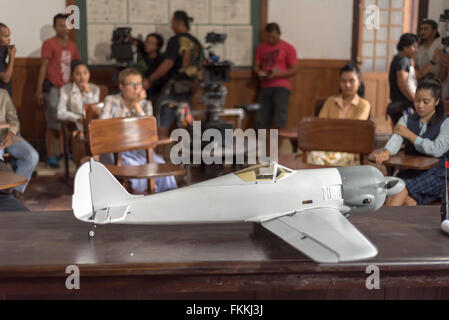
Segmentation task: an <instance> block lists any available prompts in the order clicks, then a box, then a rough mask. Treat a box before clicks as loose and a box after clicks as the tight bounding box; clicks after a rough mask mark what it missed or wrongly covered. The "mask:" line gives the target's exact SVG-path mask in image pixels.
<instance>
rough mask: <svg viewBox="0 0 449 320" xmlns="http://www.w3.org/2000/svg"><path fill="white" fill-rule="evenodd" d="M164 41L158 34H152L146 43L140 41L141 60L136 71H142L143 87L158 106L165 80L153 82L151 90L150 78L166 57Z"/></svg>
mask: <svg viewBox="0 0 449 320" xmlns="http://www.w3.org/2000/svg"><path fill="white" fill-rule="evenodd" d="M163 45H164V39H163V38H162V36H161V35H160V34H158V33H150V34H149V35H147V37H146V39H145V42H142V41H138V44H137V46H138V51H139V58H138V61H137V65H136V69H137V70H139V71H140V73H141V74H142V77H143V86H144V88H145V89H146V91H147V97H148V99H150V100H151V102H152V104H153V105H156V103H157V100H158V98H159V95H160V94H161V91H162V88H163V86H164V78H160V79H158V80H156V81H154V82H153V84H152V86H151V89H150V83H149V80H148V79H149V78H150V76H151V75H152V74H153V73H154V72H155V71H156V70H157V68H158V67H159V66H160V64H161V63H162V61H164V56H163V55H162V54H161V49H162V46H163Z"/></svg>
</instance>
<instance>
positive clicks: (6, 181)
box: [0, 171, 27, 190]
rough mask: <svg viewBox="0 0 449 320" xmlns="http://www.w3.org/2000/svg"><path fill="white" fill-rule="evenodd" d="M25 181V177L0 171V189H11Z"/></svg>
mask: <svg viewBox="0 0 449 320" xmlns="http://www.w3.org/2000/svg"><path fill="white" fill-rule="evenodd" d="M25 183H27V179H26V178H25V177H22V176H19V175H17V174H15V173H12V172H8V171H0V190H6V189H12V188H15V187H18V186H21V185H22V184H25Z"/></svg>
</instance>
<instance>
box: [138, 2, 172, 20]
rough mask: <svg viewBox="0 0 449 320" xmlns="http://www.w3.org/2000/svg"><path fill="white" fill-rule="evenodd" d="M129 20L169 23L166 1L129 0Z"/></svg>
mask: <svg viewBox="0 0 449 320" xmlns="http://www.w3.org/2000/svg"><path fill="white" fill-rule="evenodd" d="M129 22H131V23H145V24H166V23H169V16H168V1H165V0H129Z"/></svg>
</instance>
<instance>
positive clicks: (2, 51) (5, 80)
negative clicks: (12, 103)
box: [0, 23, 16, 97]
mask: <svg viewBox="0 0 449 320" xmlns="http://www.w3.org/2000/svg"><path fill="white" fill-rule="evenodd" d="M8 57H9V61H8ZM15 57H16V46H14V45H11V31H10V30H9V28H8V27H7V26H6V25H5V24H3V23H0V88H2V89H5V90H6V91H8V93H9V95H10V96H11V97H12V80H11V78H12V72H13V69H14V61H15Z"/></svg>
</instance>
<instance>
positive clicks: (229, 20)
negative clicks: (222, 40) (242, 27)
mask: <svg viewBox="0 0 449 320" xmlns="http://www.w3.org/2000/svg"><path fill="white" fill-rule="evenodd" d="M211 23H212V24H250V23H251V2H250V0H211Z"/></svg>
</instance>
